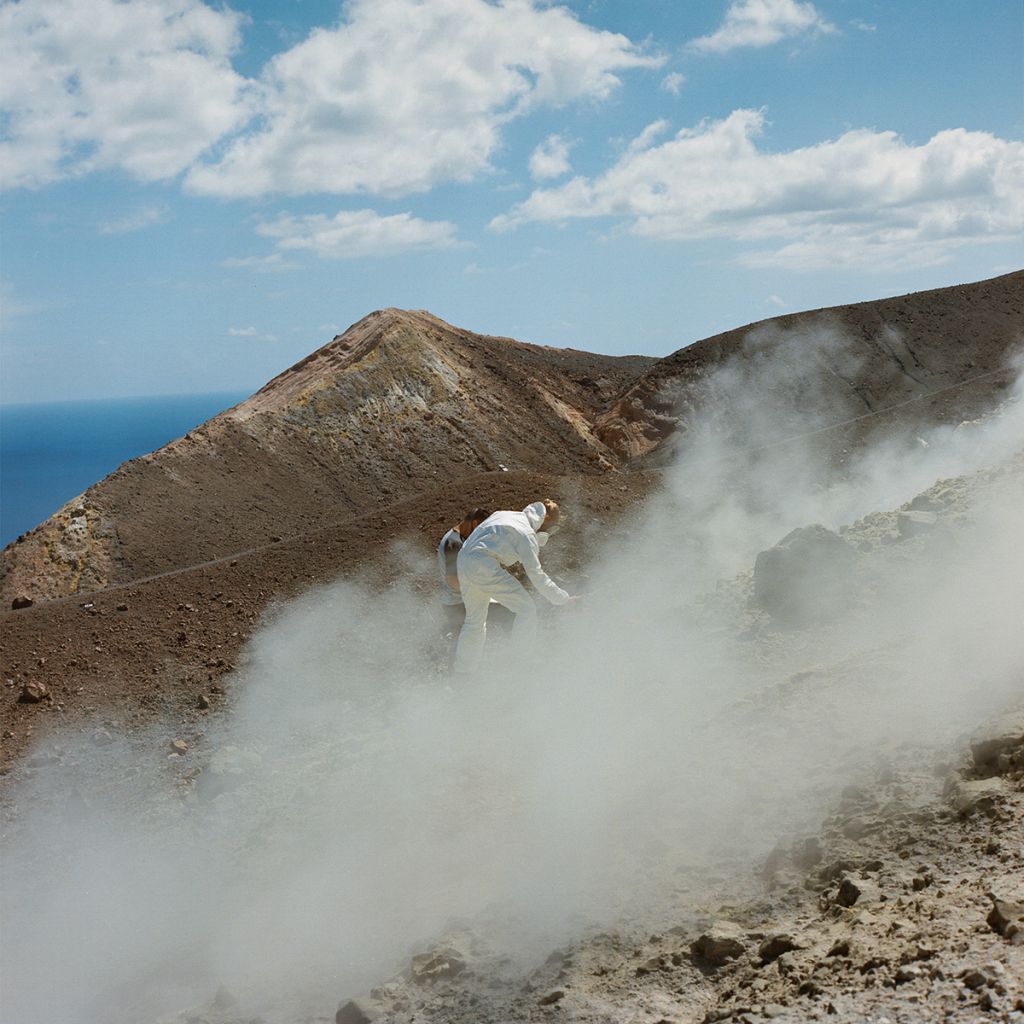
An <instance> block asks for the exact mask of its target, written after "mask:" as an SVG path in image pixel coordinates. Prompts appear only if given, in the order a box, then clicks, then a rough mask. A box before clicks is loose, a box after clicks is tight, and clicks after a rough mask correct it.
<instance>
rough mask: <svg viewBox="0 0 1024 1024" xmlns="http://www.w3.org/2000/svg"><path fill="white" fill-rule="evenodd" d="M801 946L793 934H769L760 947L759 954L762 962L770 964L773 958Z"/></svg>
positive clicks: (776, 958)
mask: <svg viewBox="0 0 1024 1024" xmlns="http://www.w3.org/2000/svg"><path fill="white" fill-rule="evenodd" d="M801 948H802V947H801V946H800V943H798V942H797V941H796V939H794V938H793V936H792V935H786V934H784V933H779V934H777V935H769V936H768V937H767V938H766V939H765V940H764V942H762V943H761V945H760V946H759V947H758V950H757V955H758V956H759V957H760V958H761V963H763V964H770V963H771V962H772V961H773V960H778V958H779V957H780V956H782V954H783V953H790V952H792V951H793V950H794V949H801Z"/></svg>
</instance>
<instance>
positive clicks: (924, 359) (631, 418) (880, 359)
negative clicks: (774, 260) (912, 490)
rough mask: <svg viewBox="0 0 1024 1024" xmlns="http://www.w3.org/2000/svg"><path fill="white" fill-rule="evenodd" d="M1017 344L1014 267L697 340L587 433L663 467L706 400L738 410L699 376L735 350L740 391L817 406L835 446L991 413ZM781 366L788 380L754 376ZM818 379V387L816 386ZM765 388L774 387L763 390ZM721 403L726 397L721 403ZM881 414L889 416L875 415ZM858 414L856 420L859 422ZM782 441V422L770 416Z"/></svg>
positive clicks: (1018, 301)
mask: <svg viewBox="0 0 1024 1024" xmlns="http://www.w3.org/2000/svg"><path fill="white" fill-rule="evenodd" d="M1022 340H1024V272H1020V271H1018V272H1016V273H1012V274H1006V275H1005V276H1003V277H997V278H993V279H992V280H989V281H981V282H979V283H977V284H970V285H959V286H957V287H954V288H940V289H936V290H933V291H924V292H915V293H912V294H910V295H901V296H897V297H895V298H891V299H880V300H877V301H873V302H861V303H855V304H853V305H849V306H836V307H832V308H828V309H820V310H814V311H809V312H805V313H796V314H788V315H786V316H779V317H774V318H772V319H771V320H766V321H762V322H761V323H757V324H750V325H747V326H746V327H740V328H737V329H736V330H734V331H727V332H726V333H724V334H720V335H716V336H715V337H713V338H706V339H704V340H703V341H698V342H696V343H695V344H693V345H690V346H688V347H686V348H683V349H680V350H679V351H678V352H676V353H674V354H673V355H670V356H668V357H666V358H665V359H662V360H660V361H659V362H658V363H657V364H655V365H654V366H652V367H650V368H649V369H647V370H645V371H644V372H643V373H642V374H641V375H640V376H639V377H638V379H637V380H636V381H635V382H634V383H633V384H632V385H631V386H630V387H629V388H628V389H626V391H625V392H624V393H623V394H622V395H621V396H620V397H618V398H617V399H616V400H615V402H613V403H612V405H611V406H610V407H609V408H608V410H607V411H606V412H604V413H603V415H602V416H600V417H599V418H598V420H597V423H596V424H595V427H594V432H595V433H596V434H597V436H598V437H599V438H601V440H602V441H604V442H605V444H607V445H608V446H609V447H610V448H612V449H613V450H614V451H615V452H617V453H618V454H619V455H620V456H623V457H627V458H636V457H639V456H647V458H648V460H649V461H655V462H657V461H661V462H665V461H667V460H668V459H669V458H671V455H672V450H673V449H672V446H671V445H665V444H664V442H665V441H666V440H667V439H669V438H675V439H676V440H677V441H682V440H683V439H684V438H685V434H686V431H687V429H688V427H689V426H690V424H691V422H692V420H693V418H694V416H695V414H696V413H697V412H698V411H699V410H701V409H706V408H707V407H708V406H709V405H710V406H714V407H715V408H716V415H717V416H718V418H719V420H720V421H721V422H722V423H723V424H724V425H728V424H729V422H730V420H733V419H734V418H736V417H737V414H742V409H737V408H735V405H734V403H733V407H732V408H730V403H729V402H728V398H729V396H728V395H725V394H723V393H722V391H721V389H720V388H716V389H715V390H714V391H712V392H710V393H709V392H708V391H707V389H706V387H705V386H704V383H705V382H706V380H707V378H708V375H709V374H710V373H711V372H712V371H713V370H714V369H715V368H717V367H721V366H722V365H723V364H724V363H726V362H728V361H729V360H733V359H735V357H736V356H737V354H738V353H739V354H740V355H741V360H740V363H741V364H742V365H741V366H740V367H739V368H738V372H739V373H740V374H741V375H742V376H743V378H744V380H745V384H746V390H747V392H748V393H749V394H750V395H752V396H754V397H755V398H756V400H758V401H762V402H763V401H769V402H771V403H772V404H773V405H775V406H776V407H778V408H784V407H786V406H789V407H790V408H791V409H792V410H793V411H794V412H795V411H796V410H797V409H798V408H801V407H803V411H806V408H807V406H808V405H813V406H819V407H821V409H822V412H823V416H822V424H823V425H825V424H826V423H835V422H841V421H846V420H850V421H853V422H852V423H850V425H849V426H848V427H846V428H842V429H839V430H837V431H835V433H834V434H833V435H831V437H830V440H831V442H832V445H833V449H834V451H835V452H838V453H841V452H842V450H843V449H844V448H847V449H848V448H850V447H854V446H856V445H858V444H861V443H863V442H864V441H865V440H867V439H868V437H869V436H870V435H871V434H872V433H873V432H874V433H882V434H890V435H891V434H892V433H893V432H894V431H895V430H896V429H897V428H899V427H900V426H906V427H907V428H909V429H920V427H921V425H922V424H927V423H931V422H937V421H938V422H947V423H957V422H960V421H961V420H967V419H972V418H974V417H975V416H977V415H979V414H980V413H981V412H984V411H985V410H987V409H989V408H991V406H992V404H994V400H995V401H998V396H1000V395H1001V394H1002V393H1004V392H1005V390H1006V388H1007V387H1008V386H1009V385H1010V384H1011V382H1012V381H1013V379H1014V377H1015V374H1014V372H1013V370H1012V368H1011V367H1010V365H1009V361H1010V359H1011V357H1012V355H1013V353H1014V352H1015V351H1017V350H1019V348H1020V345H1021V342H1022ZM780 362H785V363H786V364H788V367H789V370H788V373H787V376H788V380H786V381H785V382H781V381H780V380H779V379H778V377H777V376H776V375H772V374H768V375H766V376H765V377H764V378H762V377H761V374H760V372H759V371H760V370H762V369H765V368H767V366H768V365H769V364H771V363H776V364H777V363H780ZM823 381H826V382H828V386H825V387H823V386H822V382H823ZM768 389H774V390H775V391H776V392H780V393H777V394H774V395H772V394H769V393H768ZM723 400H726V401H725V402H723ZM886 409H893V413H892V414H891V415H883V416H879V415H877V414H878V413H879V412H881V411H882V410H886ZM865 414H874V415H869V416H868V417H867V418H866V419H865V418H862V417H864V415H865ZM776 428H777V431H778V433H777V435H776V436H771V437H762V438H760V441H761V442H762V443H764V442H768V441H773V440H777V439H778V437H781V436H785V433H786V428H785V422H784V419H782V418H779V419H778V420H777V423H776Z"/></svg>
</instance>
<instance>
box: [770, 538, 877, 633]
mask: <svg viewBox="0 0 1024 1024" xmlns="http://www.w3.org/2000/svg"><path fill="white" fill-rule="evenodd" d="M856 561H857V552H856V551H855V550H854V548H852V547H851V546H850V545H849V544H847V543H846V541H845V540H843V538H842V537H840V536H839V534H837V533H833V531H831V530H828V529H826V528H825V527H824V526H821V525H817V524H816V525H814V526H804V527H800V528H798V529H796V530H793V531H792V532H791V533H789V534H787V535H786V536H785V537H783V539H782V540H781V541H779V543H778V544H776V545H775V547H773V548H769V549H768V550H767V551H762V552H761V553H760V554H759V555H758V556H757V560H756V561H755V562H754V600H755V601H756V602H757V604H758V605H760V607H762V608H763V609H764V610H765V611H767V612H768V613H769V614H770V615H772V616H774V617H775V618H778V619H781V620H783V621H786V622H791V623H794V624H805V623H809V622H813V621H816V620H818V619H821V618H827V617H830V616H832V615H834V614H836V613H837V612H839V611H840V610H842V609H843V608H844V607H845V606H846V605H847V604H848V603H849V598H850V591H851V587H852V578H853V569H854V565H855V563H856Z"/></svg>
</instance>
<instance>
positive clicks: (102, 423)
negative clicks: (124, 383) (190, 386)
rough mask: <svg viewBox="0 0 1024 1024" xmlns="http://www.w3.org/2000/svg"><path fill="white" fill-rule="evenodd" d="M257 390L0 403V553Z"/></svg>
mask: <svg viewBox="0 0 1024 1024" xmlns="http://www.w3.org/2000/svg"><path fill="white" fill-rule="evenodd" d="M250 394H251V392H250V391H233V390H232V391H214V392H202V393H196V394H168V395H137V396H123V397H119V398H72V399H56V400H51V401H43V402H6V403H3V404H0V547H6V546H7V545H8V544H10V543H11V542H12V541H14V540H16V539H17V538H18V537H20V536H21V535H22V534H23V533H25V532H27V531H28V530H31V529H32V528H33V527H35V526H38V525H39V524H40V523H42V522H44V521H45V520H46V519H47V518H49V517H50V516H51V515H53V513H54V512H56V511H57V510H58V509H59V508H61V507H62V506H63V505H65V504H66V503H67V502H69V501H70V500H71V499H72V498H74V497H75V496H76V495H78V494H81V493H82V492H83V491H85V490H86V489H87V488H88V487H90V486H92V485H93V484H95V483H98V482H99V481H100V480H102V479H103V478H104V477H106V476H109V475H110V474H111V473H113V472H114V471H115V470H116V469H117V468H118V467H119V466H121V465H123V464H124V463H125V462H127V461H129V460H130V459H134V458H138V457H139V456H141V455H147V454H149V453H150V452H153V451H156V450H157V449H158V448H161V447H163V446H164V445H165V444H167V443H168V442H170V441H173V440H175V438H178V437H181V436H182V435H183V434H186V433H188V431H190V430H192V429H194V428H195V427H197V426H199V425H200V424H201V423H204V422H206V421H207V420H209V419H211V418H212V417H214V416H216V415H217V414H218V413H221V412H224V411H225V410H227V409H230V408H231V407H232V406H234V405H237V404H238V403H239V402H241V401H243V400H244V399H245V398H247V397H248V396H249V395H250Z"/></svg>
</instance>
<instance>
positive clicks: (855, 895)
mask: <svg viewBox="0 0 1024 1024" xmlns="http://www.w3.org/2000/svg"><path fill="white" fill-rule="evenodd" d="M863 893H864V890H863V888H862V887H861V886H860V885H859V884H858V883H857V882H855V881H854V880H853V879H852V878H850V876H849V875H847V876H846V877H845V878H844V879H843V880H842V881H841V882H840V883H839V891H838V892H837V893H836V903H838V904H839V905H840V906H841V907H852V906H853V905H854V904H855V903H856V902H857V900H859V899H860V898H861V896H862V895H863Z"/></svg>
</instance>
